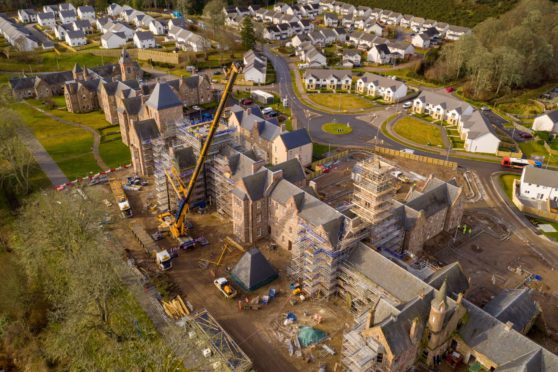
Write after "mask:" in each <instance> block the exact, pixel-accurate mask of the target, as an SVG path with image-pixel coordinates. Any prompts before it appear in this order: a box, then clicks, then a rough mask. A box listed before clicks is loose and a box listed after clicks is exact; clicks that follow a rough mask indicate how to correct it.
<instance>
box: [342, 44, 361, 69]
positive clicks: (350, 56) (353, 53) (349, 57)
mask: <svg viewBox="0 0 558 372" xmlns="http://www.w3.org/2000/svg"><path fill="white" fill-rule="evenodd" d="M361 58H362V57H361V56H360V50H358V49H344V50H343V60H342V64H343V66H344V67H351V68H352V67H359V66H360V63H361Z"/></svg>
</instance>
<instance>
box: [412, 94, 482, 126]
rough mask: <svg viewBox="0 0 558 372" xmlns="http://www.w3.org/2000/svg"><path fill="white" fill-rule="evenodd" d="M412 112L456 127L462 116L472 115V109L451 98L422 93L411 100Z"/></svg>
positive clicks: (444, 95)
mask: <svg viewBox="0 0 558 372" xmlns="http://www.w3.org/2000/svg"><path fill="white" fill-rule="evenodd" d="M412 111H413V112H415V113H417V114H427V115H430V116H431V117H432V118H433V119H435V120H444V121H446V122H448V123H450V124H455V125H457V124H458V123H459V122H460V121H461V120H462V117H463V116H469V115H471V114H472V113H473V107H472V106H471V105H470V104H468V103H466V102H464V101H461V100H459V99H457V98H454V97H453V96H450V95H446V94H441V93H435V92H431V91H423V92H422V93H421V94H420V95H419V96H418V97H417V98H415V99H414V100H413V106H412Z"/></svg>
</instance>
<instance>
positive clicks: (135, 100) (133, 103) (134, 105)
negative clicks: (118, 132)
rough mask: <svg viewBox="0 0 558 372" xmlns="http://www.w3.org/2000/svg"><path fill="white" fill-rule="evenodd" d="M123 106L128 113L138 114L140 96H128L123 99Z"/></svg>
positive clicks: (140, 101) (140, 102) (140, 103)
mask: <svg viewBox="0 0 558 372" xmlns="http://www.w3.org/2000/svg"><path fill="white" fill-rule="evenodd" d="M123 103H124V108H125V110H126V112H127V113H128V115H137V114H139V112H140V110H141V106H142V97H141V96H137V97H130V98H126V99H125V100H124V101H123Z"/></svg>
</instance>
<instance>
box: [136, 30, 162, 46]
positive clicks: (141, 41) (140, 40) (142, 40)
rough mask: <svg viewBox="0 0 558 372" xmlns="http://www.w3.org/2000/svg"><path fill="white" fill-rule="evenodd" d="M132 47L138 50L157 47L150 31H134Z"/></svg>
mask: <svg viewBox="0 0 558 372" xmlns="http://www.w3.org/2000/svg"><path fill="white" fill-rule="evenodd" d="M134 45H135V46H136V48H138V49H150V48H155V47H156V46H157V44H156V43H155V37H154V36H153V34H152V33H151V31H136V33H135V35H134Z"/></svg>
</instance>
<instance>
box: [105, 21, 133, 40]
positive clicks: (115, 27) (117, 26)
mask: <svg viewBox="0 0 558 372" xmlns="http://www.w3.org/2000/svg"><path fill="white" fill-rule="evenodd" d="M105 26H106V25H105ZM107 31H112V32H122V33H124V35H126V40H132V38H133V37H134V30H133V29H131V28H130V27H128V26H126V25H125V24H124V23H114V24H112V25H111V26H110V27H109V28H108V29H107Z"/></svg>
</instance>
